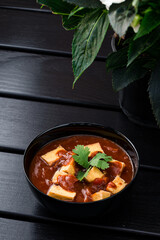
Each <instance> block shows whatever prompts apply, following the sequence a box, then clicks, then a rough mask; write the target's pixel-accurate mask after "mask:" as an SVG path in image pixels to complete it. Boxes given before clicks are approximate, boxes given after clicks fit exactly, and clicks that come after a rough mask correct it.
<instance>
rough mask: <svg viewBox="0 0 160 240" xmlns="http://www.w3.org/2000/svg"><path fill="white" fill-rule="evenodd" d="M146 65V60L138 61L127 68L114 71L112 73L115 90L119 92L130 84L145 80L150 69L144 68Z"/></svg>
mask: <svg viewBox="0 0 160 240" xmlns="http://www.w3.org/2000/svg"><path fill="white" fill-rule="evenodd" d="M145 63H146V60H143V59H138V60H136V61H135V62H133V63H132V64H131V65H130V66H129V67H127V68H126V67H124V68H117V69H114V70H113V72H112V84H113V89H114V90H115V91H119V90H121V89H123V88H124V87H127V86H128V85H129V84H130V83H132V82H134V81H136V80H139V79H141V78H143V77H144V76H145V75H146V73H147V72H148V69H146V68H145V67H143V64H145Z"/></svg>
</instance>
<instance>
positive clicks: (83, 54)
mask: <svg viewBox="0 0 160 240" xmlns="http://www.w3.org/2000/svg"><path fill="white" fill-rule="evenodd" d="M108 26H109V21H108V16H107V11H100V10H94V11H92V12H91V13H88V14H87V15H86V16H85V17H84V18H83V20H82V21H81V22H80V25H79V27H78V29H76V31H75V34H74V38H73V42H72V59H73V60H72V66H73V72H74V76H75V80H74V83H73V86H74V84H75V82H76V81H77V80H78V78H79V77H80V76H81V74H82V73H83V72H84V71H85V69H87V68H88V67H89V66H90V65H91V64H92V62H93V61H94V59H95V57H96V56H97V53H98V51H99V49H100V47H101V44H102V42H103V40H104V37H105V35H106V32H107V29H108Z"/></svg>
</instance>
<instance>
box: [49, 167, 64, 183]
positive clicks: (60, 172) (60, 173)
mask: <svg viewBox="0 0 160 240" xmlns="http://www.w3.org/2000/svg"><path fill="white" fill-rule="evenodd" d="M60 175H67V173H66V172H63V171H61V169H60V170H57V171H56V172H55V173H54V175H53V177H52V182H53V183H58V176H60Z"/></svg>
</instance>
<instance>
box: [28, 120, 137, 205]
mask: <svg viewBox="0 0 160 240" xmlns="http://www.w3.org/2000/svg"><path fill="white" fill-rule="evenodd" d="M77 126H86V127H96V128H101V129H103V130H106V131H111V132H112V133H115V134H117V135H120V136H121V137H122V138H124V139H125V140H126V141H127V142H128V143H129V144H130V145H131V147H132V148H133V150H134V151H135V154H136V157H137V168H136V172H135V174H134V176H133V178H132V180H131V181H130V183H128V184H127V186H126V187H124V188H123V189H122V190H121V191H120V192H118V193H116V194H113V195H112V196H110V197H108V198H104V199H101V200H97V201H92V202H70V201H64V200H60V199H57V198H53V197H50V196H48V195H47V194H45V193H43V192H41V191H40V190H39V189H38V188H37V187H36V186H35V185H34V184H33V183H32V182H31V180H30V179H29V177H28V175H27V173H26V169H25V159H26V156H27V151H28V149H29V148H30V147H31V146H32V144H33V143H34V141H35V140H37V139H38V138H39V137H41V136H42V135H45V134H47V133H49V132H50V131H54V130H57V129H61V128H64V127H77ZM66 137H67V136H66ZM68 137H69V136H68ZM57 139H58V138H57ZM48 143H49V142H48ZM122 148H123V147H122ZM131 161H132V159H131ZM132 164H133V161H132ZM139 166H140V160H139V154H138V152H137V149H136V148H135V146H134V144H133V143H132V142H131V140H129V139H128V137H126V136H125V135H124V134H123V133H121V132H120V131H117V130H115V129H113V128H111V127H105V126H103V125H101V124H97V123H89V122H72V123H65V124H61V125H56V126H55V127H53V128H49V129H47V130H45V131H43V132H41V133H40V134H38V135H37V136H36V137H35V138H34V139H33V140H32V141H31V142H30V143H29V144H28V147H27V148H26V149H25V151H24V154H23V171H24V174H25V177H26V179H27V181H28V182H29V184H31V186H32V187H33V188H34V189H35V190H36V191H38V192H39V193H40V194H42V195H44V197H47V198H49V199H53V200H54V201H58V202H62V203H65V204H71V205H84V204H87V205H90V204H96V203H98V202H103V201H106V200H107V199H112V198H114V197H116V196H117V195H118V194H121V193H122V192H124V191H125V190H126V189H127V188H128V187H129V186H130V185H131V184H132V183H133V181H134V180H135V178H136V176H137V174H138V172H139Z"/></svg>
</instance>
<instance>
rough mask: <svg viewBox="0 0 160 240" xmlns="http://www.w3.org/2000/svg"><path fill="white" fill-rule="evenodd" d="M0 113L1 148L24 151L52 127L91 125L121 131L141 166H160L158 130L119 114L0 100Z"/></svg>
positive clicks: (22, 101) (159, 135)
mask: <svg viewBox="0 0 160 240" xmlns="http://www.w3.org/2000/svg"><path fill="white" fill-rule="evenodd" d="M0 109H1V113H0V125H1V126H3V128H2V129H1V135H0V146H4V147H12V148H18V149H25V148H26V147H27V145H28V144H29V142H30V141H31V140H32V139H33V138H34V137H35V136H36V135H38V134H39V133H40V132H42V131H44V130H47V129H49V128H51V127H54V126H56V125H60V124H64V123H68V122H91V123H98V124H102V125H104V126H109V127H112V128H114V129H116V130H118V131H121V132H122V133H124V134H125V135H126V136H127V137H128V138H129V139H130V140H131V141H132V142H133V143H134V144H135V146H136V148H137V150H138V152H139V154H140V160H141V163H142V164H148V165H153V166H154V165H155V166H160V161H159V160H158V157H157V156H159V138H160V130H159V129H147V128H144V127H141V126H138V125H136V124H133V123H131V122H130V121H129V120H128V119H127V118H126V116H124V114H122V113H120V112H113V111H107V110H98V109H97V110H96V109H90V108H82V107H73V106H67V105H66V106H65V105H60V104H49V103H39V102H32V101H24V100H16V99H8V98H0Z"/></svg>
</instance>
